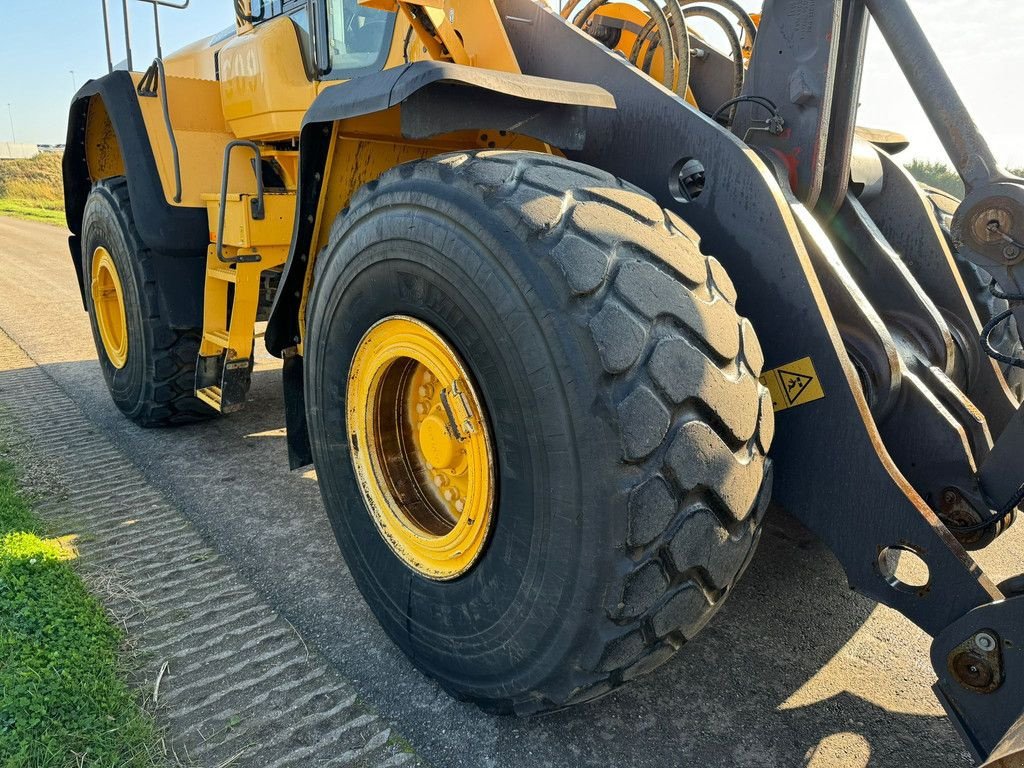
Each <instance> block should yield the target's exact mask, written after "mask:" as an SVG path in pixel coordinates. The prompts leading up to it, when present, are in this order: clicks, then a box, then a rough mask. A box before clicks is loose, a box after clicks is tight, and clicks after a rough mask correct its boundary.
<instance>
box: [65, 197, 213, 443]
mask: <svg viewBox="0 0 1024 768" xmlns="http://www.w3.org/2000/svg"><path fill="white" fill-rule="evenodd" d="M99 246H103V247H104V248H106V249H107V251H108V252H109V253H110V255H111V258H112V259H113V261H114V265H115V266H116V268H117V272H118V276H119V277H120V279H121V286H122V291H123V296H124V303H125V314H126V316H127V320H128V358H127V363H126V364H125V366H124V367H123V368H121V369H117V368H115V367H114V365H113V364H112V363H111V362H110V358H109V357H108V356H107V353H106V350H105V349H104V348H103V342H102V341H101V340H100V334H99V329H98V328H97V325H96V313H95V309H94V306H93V299H92V292H91V291H90V290H89V284H90V275H91V272H92V258H93V254H94V253H95V251H96V248H97V247H99ZM154 258H155V254H154V253H153V252H152V251H150V250H149V249H148V248H146V246H145V245H143V243H142V239H141V238H140V237H139V233H138V231H137V230H136V228H135V222H134V220H133V218H132V208H131V202H130V201H129V199H128V184H127V182H126V180H125V179H124V178H121V177H119V178H115V179H108V180H105V181H101V182H99V183H97V184H96V185H95V186H94V187H93V188H92V191H91V192H90V193H89V199H88V200H87V201H86V204H85V213H84V215H83V217H82V272H83V278H84V285H85V286H86V292H85V294H86V305H87V308H88V310H89V320H90V323H91V325H92V335H93V340H94V341H95V343H96V351H97V353H98V354H99V359H100V366H101V367H102V369H103V377H104V378H105V379H106V381H107V387H108V388H109V390H110V395H111V397H112V398H113V400H114V403H115V405H117V407H118V408H119V409H120V410H121V412H122V413H124V415H125V416H127V417H128V418H129V419H131V420H132V421H134V422H135V423H136V424H139V425H140V426H143V427H166V426H172V425H177V424H190V423H194V422H197V421H202V420H205V419H209V418H212V417H213V416H216V415H217V412H216V411H214V410H213V409H212V408H210V407H209V406H207V405H206V404H205V403H203V402H202V401H201V400H199V399H197V398H196V396H195V373H196V361H197V358H198V355H199V343H200V338H201V334H202V331H201V329H199V328H195V329H184V330H183V329H175V328H171V327H170V326H169V325H168V324H167V322H166V321H165V320H164V319H163V318H162V317H161V315H160V304H159V301H158V299H157V293H156V273H155V270H154V267H153V263H152V262H153V259H154Z"/></svg>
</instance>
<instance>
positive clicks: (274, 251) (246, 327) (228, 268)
mask: <svg viewBox="0 0 1024 768" xmlns="http://www.w3.org/2000/svg"><path fill="white" fill-rule="evenodd" d="M205 201H206V205H207V215H208V218H209V225H210V239H211V244H210V246H209V249H208V252H207V256H206V289H205V296H204V301H203V341H202V345H201V346H200V350H199V354H200V356H202V357H213V356H217V355H221V354H225V362H231V361H236V360H242V361H247V360H248V359H249V357H250V356H251V355H252V352H253V343H254V340H255V334H256V315H257V313H258V311H259V304H260V289H261V286H262V275H263V273H264V272H266V271H268V270H276V269H280V267H281V265H282V264H284V262H285V261H286V260H287V258H288V251H289V247H290V245H291V239H292V228H293V224H294V218H295V193H294V192H271V193H267V194H266V195H264V208H265V217H264V218H263V219H261V220H256V219H253V217H252V196H250V195H245V194H234V195H228V197H227V200H226V201H225V215H224V252H225V255H226V256H228V257H235V256H238V254H240V253H245V254H253V253H255V254H257V255H259V257H260V260H259V261H258V262H246V263H239V264H224V263H223V262H221V261H220V259H218V258H217V249H216V245H215V244H214V242H213V241H215V240H216V229H217V215H218V210H219V208H220V203H221V201H220V196H219V195H206V196H205ZM216 407H218V408H219V405H218V406H216Z"/></svg>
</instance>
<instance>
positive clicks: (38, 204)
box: [0, 152, 64, 225]
mask: <svg viewBox="0 0 1024 768" xmlns="http://www.w3.org/2000/svg"><path fill="white" fill-rule="evenodd" d="M62 159H63V155H61V154H60V153H59V152H43V153H42V154H39V155H36V156H35V157H33V158H31V159H28V160H3V161H0V216H14V217H16V218H19V219H29V220H31V221H44V222H46V223H47V224H58V225H63V224H64V183H63V180H62V175H61V161H62Z"/></svg>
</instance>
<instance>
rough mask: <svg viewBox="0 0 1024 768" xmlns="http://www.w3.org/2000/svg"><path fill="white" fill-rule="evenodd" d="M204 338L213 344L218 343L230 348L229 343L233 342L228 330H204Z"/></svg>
mask: <svg viewBox="0 0 1024 768" xmlns="http://www.w3.org/2000/svg"><path fill="white" fill-rule="evenodd" d="M203 338H204V339H206V340H207V341H208V342H210V343H211V344H216V345H217V346H218V347H223V348H224V349H227V348H228V344H230V343H231V339H230V338H229V337H228V334H227V331H204V332H203Z"/></svg>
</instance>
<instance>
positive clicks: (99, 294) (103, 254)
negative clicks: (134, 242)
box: [90, 246, 128, 370]
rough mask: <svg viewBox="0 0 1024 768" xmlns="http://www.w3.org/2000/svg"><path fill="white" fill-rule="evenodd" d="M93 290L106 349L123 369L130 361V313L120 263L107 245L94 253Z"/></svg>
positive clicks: (98, 324) (114, 362) (101, 334)
mask: <svg viewBox="0 0 1024 768" xmlns="http://www.w3.org/2000/svg"><path fill="white" fill-rule="evenodd" d="M90 290H91V291H92V304H93V310H94V314H95V317H96V327H97V328H98V330H99V334H100V341H101V342H102V343H103V351H104V352H106V353H107V359H108V360H110V364H111V365H113V366H114V368H116V369H118V370H121V369H122V368H124V367H125V365H127V364H128V314H127V312H126V311H125V305H124V290H123V289H122V287H121V277H120V275H118V273H117V266H116V265H115V264H114V259H113V258H112V257H111V255H110V252H109V251H108V250H107V249H106V248H104V247H103V246H100V247H99V248H97V249H96V251H95V252H94V253H93V255H92V275H91V284H90Z"/></svg>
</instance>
